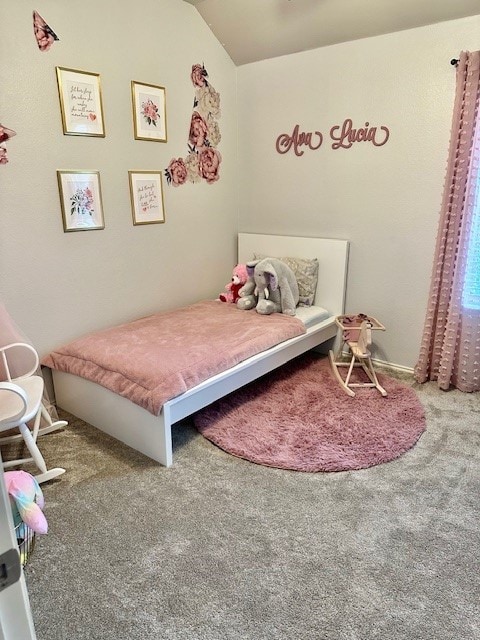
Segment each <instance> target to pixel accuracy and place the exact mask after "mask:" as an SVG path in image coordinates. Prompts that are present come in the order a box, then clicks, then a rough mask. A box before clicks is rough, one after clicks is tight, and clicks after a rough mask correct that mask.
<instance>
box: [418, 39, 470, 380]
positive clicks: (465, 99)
mask: <svg viewBox="0 0 480 640" xmlns="http://www.w3.org/2000/svg"><path fill="white" fill-rule="evenodd" d="M456 62H457V69H456V95H455V103H454V111H453V120H452V129H451V138H450V150H449V156H448V163H447V172H446V178H445V186H444V193H443V201H442V208H441V212H440V222H439V228H438V237H437V244H436V250H435V257H434V264H433V273H432V281H431V286H430V298H429V302H428V308H427V313H426V319H425V325H424V331H423V338H422V344H421V348H420V356H419V360H418V363H417V365H416V367H415V378H416V380H417V381H418V382H426V381H427V380H436V381H437V382H438V386H439V388H441V389H445V390H447V389H449V388H450V387H452V386H453V387H456V388H458V389H460V390H461V391H479V390H480V188H479V180H480V175H479V164H480V161H479V158H480V111H479V103H480V51H475V52H473V53H470V52H462V53H461V55H460V59H459V60H458V61H456Z"/></svg>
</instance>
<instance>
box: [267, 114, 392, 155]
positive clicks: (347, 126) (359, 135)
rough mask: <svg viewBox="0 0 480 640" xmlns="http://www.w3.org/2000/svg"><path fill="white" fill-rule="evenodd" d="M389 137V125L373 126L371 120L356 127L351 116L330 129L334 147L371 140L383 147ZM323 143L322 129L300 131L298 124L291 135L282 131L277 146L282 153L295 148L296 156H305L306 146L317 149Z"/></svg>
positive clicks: (349, 146) (345, 147) (375, 144)
mask: <svg viewBox="0 0 480 640" xmlns="http://www.w3.org/2000/svg"><path fill="white" fill-rule="evenodd" d="M389 137H390V130H389V129H388V127H385V126H383V125H382V126H380V127H372V126H370V123H369V122H365V126H364V127H359V128H358V129H355V128H354V127H353V121H352V120H351V118H346V119H345V120H344V121H343V124H342V125H335V126H333V127H331V129H330V139H331V140H332V141H333V142H332V145H331V147H332V149H350V148H351V147H352V146H353V145H354V144H355V143H356V142H371V143H372V144H373V145H374V146H375V147H383V145H384V144H385V143H386V142H387V141H388V139H389ZM322 143H323V134H322V133H321V132H320V131H313V132H312V131H300V125H298V124H296V125H295V127H294V128H293V131H292V134H291V135H289V134H288V133H281V134H280V135H279V136H278V138H277V141H276V144H275V147H276V149H277V152H278V153H281V154H284V153H288V152H289V151H290V150H292V149H293V151H294V153H295V155H296V156H303V154H304V153H305V148H306V149H310V150H311V151H316V150H317V149H320V147H321V146H322ZM302 147H303V148H302Z"/></svg>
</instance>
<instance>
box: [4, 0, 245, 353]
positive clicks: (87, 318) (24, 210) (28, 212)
mask: <svg viewBox="0 0 480 640" xmlns="http://www.w3.org/2000/svg"><path fill="white" fill-rule="evenodd" d="M33 8H35V9H36V10H37V11H38V12H39V13H40V14H41V15H42V16H43V17H44V18H45V20H46V21H47V22H48V23H49V24H50V25H51V27H52V28H53V30H54V31H55V32H56V33H57V35H58V36H59V38H60V41H59V42H58V43H55V44H54V45H53V47H52V49H51V50H50V51H48V52H45V53H41V52H40V51H39V50H38V48H37V45H36V42H35V39H34V36H33V27H32V10H33ZM0 20H1V24H2V38H1V40H0V84H1V96H0V122H1V123H2V124H4V125H6V126H8V127H10V128H12V129H14V130H15V131H16V132H17V136H16V137H15V138H13V139H12V140H11V141H10V142H8V143H7V146H8V153H9V159H10V162H9V164H7V165H4V166H0V300H2V299H3V302H4V303H5V305H6V307H7V309H8V310H9V312H10V314H11V315H12V316H13V318H14V320H15V321H16V322H17V324H18V325H20V327H21V328H22V330H23V331H24V332H26V333H27V335H28V336H29V337H30V339H31V340H32V341H33V342H34V343H35V344H36V346H37V347H38V349H39V350H40V351H41V353H42V355H43V354H44V353H46V352H47V351H48V350H50V349H51V348H52V347H54V346H56V345H59V344H61V343H63V342H64V341H65V340H67V339H70V338H73V337H77V336H79V335H81V334H83V333H85V332H87V331H89V330H91V329H95V328H100V327H104V326H107V325H110V324H111V323H118V322H121V321H123V320H129V319H131V318H135V317H139V316H141V315H146V314H148V313H151V312H153V311H155V310H158V309H162V308H170V307H174V306H176V305H178V304H182V303H189V302H193V301H195V300H197V299H200V298H204V297H207V296H213V295H216V294H217V293H218V291H221V290H222V289H223V286H224V284H225V282H227V281H228V279H229V277H230V273H231V269H232V266H233V264H234V262H235V256H236V253H235V238H236V232H237V202H236V198H235V194H236V182H237V167H236V163H237V146H236V145H237V141H236V123H237V113H236V72H235V67H234V65H233V63H232V61H231V60H230V58H229V57H228V56H227V55H226V53H225V51H224V49H223V47H222V46H221V45H220V43H219V42H218V41H217V40H216V39H215V38H214V36H213V35H212V33H211V31H210V30H209V28H208V27H207V25H206V24H205V22H204V21H203V20H202V19H201V18H200V16H199V14H198V12H197V11H196V10H195V9H194V7H192V6H190V5H189V4H187V3H185V2H182V0H143V1H142V2H141V3H133V2H130V1H128V0H115V2H110V1H106V0H103V1H100V0H84V1H83V2H82V3H80V4H78V3H71V2H60V1H58V0H57V1H55V0H42V1H41V2H40V3H38V4H36V5H34V6H32V4H31V3H30V2H26V0H16V1H15V2H13V1H10V2H6V1H5V2H2V4H1V8H0ZM194 63H204V64H205V66H206V68H207V70H208V73H209V79H210V81H211V83H212V85H213V86H214V87H215V89H216V90H217V91H218V92H219V93H220V96H221V108H222V117H221V118H220V120H219V125H220V130H221V133H222V141H221V142H220V144H219V147H218V149H219V151H220V152H221V154H222V157H223V162H222V165H221V179H220V180H219V181H218V182H217V183H215V184H213V185H208V184H206V183H202V184H196V185H192V184H187V185H183V186H181V187H178V188H173V187H168V186H167V184H166V181H165V180H164V191H165V210H166V224H163V225H145V226H135V227H134V226H133V224H132V217H131V209H130V199H129V187H128V175H127V172H128V170H142V169H153V170H162V171H163V169H164V168H165V167H166V166H167V165H168V163H169V161H170V160H171V158H173V157H180V156H182V157H184V156H185V155H186V153H187V135H188V130H189V124H190V116H191V111H192V105H193V97H194V90H193V86H192V84H191V81H190V71H191V67H192V64H194ZM56 65H58V66H62V67H71V68H74V69H82V70H86V71H92V72H96V73H100V76H101V86H102V92H103V105H104V113H105V129H106V137H105V138H103V139H102V138H87V137H73V136H64V135H63V133H62V125H61V117H60V109H59V100H58V91H57V85H56V77H55V66H56ZM131 80H136V81H139V82H146V83H151V84H157V85H162V86H164V87H166V92H167V123H168V142H167V143H166V144H162V143H157V142H144V141H137V140H134V139H133V124H132V110H131V94H130V81H131ZM57 169H62V170H75V169H76V170H85V169H86V170H99V171H100V175H101V183H102V190H103V204H104V211H105V223H106V228H105V230H103V231H89V232H81V233H64V232H63V227H62V220H61V210H60V201H59V195H58V189H57V179H56V171H57ZM232 194H233V195H232Z"/></svg>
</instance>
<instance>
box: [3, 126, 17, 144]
mask: <svg viewBox="0 0 480 640" xmlns="http://www.w3.org/2000/svg"><path fill="white" fill-rule="evenodd" d="M16 135H17V134H16V133H15V131H12V129H7V127H4V126H3V124H0V142H6V141H7V140H10V138H13V136H16Z"/></svg>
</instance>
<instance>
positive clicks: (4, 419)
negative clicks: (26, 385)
mask: <svg viewBox="0 0 480 640" xmlns="http://www.w3.org/2000/svg"><path fill="white" fill-rule="evenodd" d="M2 392H6V393H7V394H9V393H13V394H15V395H16V396H18V397H19V398H20V400H21V401H22V408H21V410H20V411H18V412H17V413H13V414H11V413H8V405H9V403H8V402H7V403H5V402H2V401H1V396H2ZM26 408H27V394H26V393H25V391H24V390H23V389H22V387H19V386H18V384H14V383H13V382H0V428H1V427H2V426H6V425H7V424H8V425H9V427H8V428H10V426H15V423H16V422H17V421H18V420H20V419H21V417H22V416H23V415H24V414H25V410H26Z"/></svg>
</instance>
